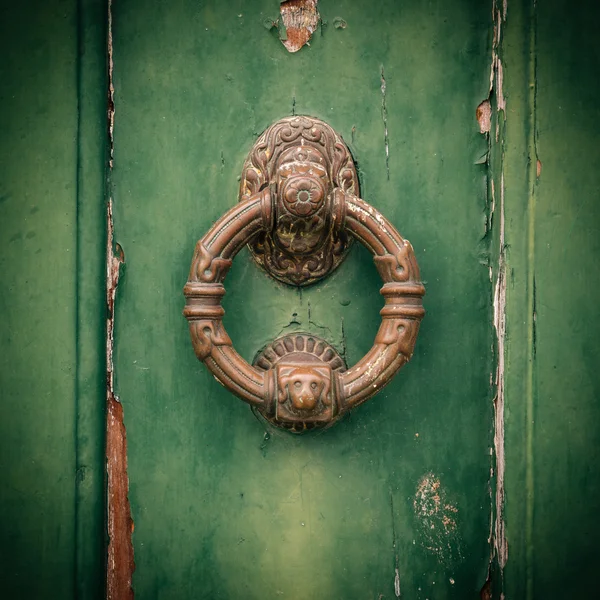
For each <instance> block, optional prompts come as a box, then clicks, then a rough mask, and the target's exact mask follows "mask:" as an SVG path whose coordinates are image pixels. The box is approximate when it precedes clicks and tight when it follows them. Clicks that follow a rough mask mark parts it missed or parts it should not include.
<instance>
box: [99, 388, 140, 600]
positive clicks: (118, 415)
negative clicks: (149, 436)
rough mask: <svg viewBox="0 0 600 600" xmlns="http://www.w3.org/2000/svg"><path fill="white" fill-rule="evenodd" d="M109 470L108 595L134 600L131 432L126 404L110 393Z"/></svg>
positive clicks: (124, 599)
mask: <svg viewBox="0 0 600 600" xmlns="http://www.w3.org/2000/svg"><path fill="white" fill-rule="evenodd" d="M106 417H107V419H106V461H107V465H106V472H107V477H108V482H107V484H108V485H107V490H108V492H107V493H108V498H107V504H108V506H107V515H108V523H107V528H108V556H107V570H106V597H107V598H108V600H132V599H133V589H132V587H131V576H132V574H133V571H134V568H135V564H134V560H133V544H132V542H131V534H132V532H133V520H132V518H131V509H130V507H129V499H128V497H127V494H128V490H129V479H128V477H127V436H126V433H125V425H124V424H123V407H122V406H121V403H120V402H119V401H118V400H116V399H115V397H114V396H113V395H112V394H110V396H109V398H108V402H107V415H106Z"/></svg>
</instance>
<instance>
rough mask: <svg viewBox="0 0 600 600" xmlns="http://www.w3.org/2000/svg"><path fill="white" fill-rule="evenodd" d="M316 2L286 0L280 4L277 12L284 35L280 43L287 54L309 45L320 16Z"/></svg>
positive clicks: (309, 0)
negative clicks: (279, 15) (279, 14)
mask: <svg viewBox="0 0 600 600" xmlns="http://www.w3.org/2000/svg"><path fill="white" fill-rule="evenodd" d="M317 3H318V0H287V2H281V4H280V7H279V11H280V13H281V22H282V24H283V28H284V30H285V34H284V35H283V36H282V37H281V43H282V44H283V45H284V46H285V48H286V49H287V51H288V52H298V50H300V48H302V46H304V45H310V44H309V41H310V38H311V36H312V34H313V33H314V32H315V31H316V29H317V27H318V25H319V21H320V18H321V17H320V15H319V11H318V10H317Z"/></svg>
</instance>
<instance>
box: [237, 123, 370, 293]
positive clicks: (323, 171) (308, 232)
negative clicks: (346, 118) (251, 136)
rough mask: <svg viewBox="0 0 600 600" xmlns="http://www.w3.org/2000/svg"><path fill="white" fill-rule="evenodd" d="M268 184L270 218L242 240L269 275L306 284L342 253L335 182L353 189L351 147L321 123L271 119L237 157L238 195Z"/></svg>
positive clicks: (344, 244)
mask: <svg viewBox="0 0 600 600" xmlns="http://www.w3.org/2000/svg"><path fill="white" fill-rule="evenodd" d="M267 187H269V188H270V189H271V190H272V191H273V192H274V193H273V194H272V197H273V201H274V209H275V210H274V214H275V218H274V220H273V226H272V227H271V229H270V230H269V231H262V232H260V233H259V234H258V235H257V236H256V237H255V238H254V239H253V240H251V241H250V243H249V244H248V247H249V249H250V252H251V253H252V256H253V258H254V260H255V261H256V262H257V263H258V265H259V266H261V267H262V268H263V269H265V271H266V272H267V273H268V274H269V275H271V276H272V277H274V278H275V279H277V280H279V281H282V282H283V283H286V284H288V285H293V286H306V285H310V284H311V283H314V282H316V281H319V280H320V279H322V278H324V277H326V276H327V275H328V274H329V273H331V272H332V271H333V270H334V269H336V268H337V267H338V266H339V265H340V263H341V262H342V261H343V260H344V258H345V256H346V254H347V252H348V249H349V247H350V243H351V238H350V237H349V236H348V235H347V233H346V232H345V231H344V229H343V228H342V227H336V225H337V224H336V223H335V211H334V210H333V196H334V190H336V189H339V190H341V191H343V192H345V193H348V194H352V195H354V196H358V195H359V184H358V177H357V175H356V169H355V166H354V161H353V159H352V155H351V154H350V151H349V150H348V147H347V146H346V144H345V143H344V141H343V140H342V138H341V137H340V136H339V135H338V134H337V133H336V132H335V131H334V130H333V129H332V128H331V127H330V126H329V125H327V124H326V123H324V122H323V121H320V120H319V119H314V118H311V117H305V116H302V117H288V118H286V119H282V120H280V121H277V122H276V123H274V124H273V125H271V126H270V127H269V128H268V129H267V130H266V131H265V132H264V133H263V134H262V135H261V136H260V137H259V138H258V140H257V141H256V143H255V144H254V146H253V147H252V150H251V151H250V153H249V154H248V157H247V159H246V161H245V163H244V166H243V169H242V176H241V184H240V194H239V200H240V202H243V201H245V200H247V199H248V198H250V197H252V196H253V195H254V194H256V193H258V192H260V191H261V190H263V189H265V188H267Z"/></svg>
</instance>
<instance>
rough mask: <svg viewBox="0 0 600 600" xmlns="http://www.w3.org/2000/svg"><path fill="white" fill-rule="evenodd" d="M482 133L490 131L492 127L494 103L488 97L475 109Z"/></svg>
mask: <svg viewBox="0 0 600 600" xmlns="http://www.w3.org/2000/svg"><path fill="white" fill-rule="evenodd" d="M475 117H476V119H477V122H478V123H479V132H480V133H489V132H490V129H491V128H492V105H491V104H490V101H489V100H488V99H487V98H486V99H485V100H484V101H483V102H482V103H481V104H480V105H479V106H478V107H477V110H476V111H475Z"/></svg>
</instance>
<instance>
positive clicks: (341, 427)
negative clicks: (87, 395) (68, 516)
mask: <svg viewBox="0 0 600 600" xmlns="http://www.w3.org/2000/svg"><path fill="white" fill-rule="evenodd" d="M319 10H320V12H321V18H322V23H321V25H320V26H319V28H318V29H317V31H316V32H315V33H314V35H313V37H312V40H311V42H310V47H305V48H303V49H302V50H300V51H299V52H298V53H294V54H293V53H289V52H288V51H287V50H286V49H285V48H284V46H283V44H282V43H281V41H280V40H279V39H278V30H277V28H272V29H270V28H269V26H268V24H269V20H271V21H274V20H276V19H277V17H278V13H279V3H278V2H274V1H272V0H263V1H260V0H259V1H255V2H242V1H236V2H227V3H216V2H215V3H198V2H193V1H191V0H183V1H181V2H178V3H176V4H173V3H163V2H135V1H130V2H116V3H115V4H114V6H113V19H114V21H113V30H112V33H113V44H114V71H113V82H114V89H115V97H114V101H115V127H114V169H113V172H112V196H113V201H114V228H115V240H116V241H117V242H118V243H119V244H120V246H121V247H122V249H123V252H124V261H125V266H124V274H123V276H122V277H121V280H120V283H119V287H118V291H117V300H116V329H115V351H114V365H115V381H116V388H115V389H116V393H117V395H118V396H119V398H120V400H121V402H122V405H123V408H124V415H125V424H126V428H127V436H128V468H129V485H130V489H129V498H130V502H131V510H132V517H133V520H134V523H135V531H134V533H133V546H134V551H135V563H136V570H135V574H134V577H133V587H134V590H135V592H136V595H137V597H139V598H143V599H146V598H207V599H216V598H223V599H225V598H227V599H238V598H256V599H271V598H272V599H275V598H280V597H281V598H293V599H315V600H321V599H325V598H327V599H333V598H340V599H341V598H344V599H350V598H352V599H358V598H364V599H374V600H375V599H383V598H388V599H391V598H395V597H398V596H399V595H400V594H402V595H403V596H405V597H408V598H423V599H425V598H461V599H462V598H467V597H477V595H478V593H479V590H480V589H481V588H482V586H483V585H484V582H485V581H486V578H487V576H488V570H489V567H490V555H491V547H490V542H489V539H488V538H489V531H490V526H491V519H492V510H491V506H492V499H491V492H490V485H491V484H490V466H491V460H492V459H491V456H490V448H491V447H492V445H493V439H492V412H493V411H492V399H493V396H494V393H495V391H494V386H493V385H492V384H491V378H492V376H493V369H494V367H493V360H492V347H493V343H494V337H493V328H492V308H491V297H492V293H493V290H492V283H491V281H490V275H489V272H488V258H487V254H488V251H489V247H488V246H489V238H488V237H487V236H486V227H487V224H488V217H487V211H488V210H489V208H488V202H487V170H486V166H485V165H484V164H483V165H482V164H480V163H481V160H479V159H480V158H481V157H482V156H483V155H484V154H485V152H486V151H487V145H488V141H487V137H486V136H484V135H481V133H480V131H479V127H478V124H477V121H476V120H475V117H474V115H475V108H476V107H477V105H478V104H479V102H480V101H481V100H482V99H483V98H485V97H486V96H487V93H488V89H487V87H488V85H489V68H490V67H489V48H488V46H489V30H490V28H489V14H488V13H489V7H488V6H487V5H486V4H485V3H484V4H483V5H481V3H477V2H471V3H450V4H449V3H431V4H430V5H428V6H427V7H425V6H424V5H423V3H422V2H420V1H413V2H403V3H398V2H392V1H390V2H380V3H376V4H373V5H369V4H367V3H359V2H343V1H339V2H325V1H323V2H322V3H320V4H319ZM293 114H306V115H311V116H314V117H318V118H320V119H323V120H325V121H326V122H328V123H329V124H330V125H331V126H332V127H333V128H334V129H336V131H338V132H339V133H340V134H341V135H342V136H343V138H344V139H345V141H346V142H347V144H348V145H349V147H350V149H351V151H352V153H353V155H354V158H355V160H356V162H357V164H358V167H359V178H360V184H361V195H362V197H363V198H365V199H366V200H367V201H368V202H370V203H372V204H373V205H374V206H375V207H376V208H378V209H379V210H380V211H381V212H383V213H384V214H385V215H386V216H387V217H388V218H389V219H390V220H391V221H392V222H393V223H394V224H395V225H396V226H397V227H398V229H399V230H400V232H401V233H402V234H403V235H404V236H406V237H407V238H408V239H410V240H411V242H412V244H413V246H414V248H415V252H416V255H417V258H418V261H419V263H420V266H421V274H422V278H423V280H424V282H425V285H426V288H427V296H426V299H425V307H426V310H427V315H426V317H425V319H424V321H423V324H422V327H421V333H420V337H419V339H418V342H417V348H416V352H415V355H414V358H413V360H412V362H411V363H410V364H409V365H408V366H406V367H405V368H404V369H403V371H402V372H401V373H400V374H399V376H398V377H397V378H396V379H395V380H394V381H393V382H392V383H391V384H390V385H389V386H388V387H387V388H386V389H385V390H383V391H382V392H381V393H380V394H378V395H377V396H376V397H375V398H374V399H373V400H371V401H370V402H369V403H367V404H366V405H364V406H363V407H361V408H360V409H358V410H356V411H355V413H353V414H352V415H351V416H349V417H348V418H346V419H345V420H344V421H343V422H341V423H339V424H338V425H336V426H335V427H334V428H332V429H331V430H328V431H326V432H324V433H320V434H315V435H307V436H302V437H295V436H293V435H290V434H287V433H285V432H281V431H277V430H273V429H271V428H268V427H265V424H264V423H263V422H262V421H261V420H259V419H257V418H255V416H254V415H253V413H252V412H251V411H250V409H249V408H248V406H246V405H244V404H243V403H242V402H240V401H239V400H238V399H236V398H235V397H234V396H232V395H231V394H230V393H228V392H227V391H226V390H224V389H223V388H222V387H221V386H220V385H219V384H218V383H217V382H216V381H215V380H214V379H213V378H212V376H210V375H209V373H208V372H207V370H206V369H205V368H204V366H203V365H202V364H200V363H199V362H198V361H197V360H196V358H195V356H194V353H193V351H192V347H191V344H190V340H189V333H188V327H187V323H186V322H185V319H184V318H183V317H182V315H181V310H182V307H183V296H182V287H183V284H184V283H185V281H186V279H187V274H188V270H189V265H190V261H191V257H192V252H193V249H194V245H195V243H196V241H197V240H198V239H199V238H200V237H201V236H202V235H203V234H204V233H205V232H206V231H207V229H208V228H209V227H210V225H211V224H212V223H213V222H214V221H215V220H216V219H217V218H218V217H219V216H220V215H221V214H223V213H224V212H225V211H226V210H228V209H229V208H230V207H232V206H233V205H234V204H235V203H236V201H237V190H238V186H239V176H240V173H241V167H242V164H243V161H244V159H245V156H246V154H247V153H248V151H249V150H250V148H251V147H252V145H253V143H254V141H255V140H256V138H257V136H258V135H259V134H260V133H261V132H262V131H263V130H264V129H265V128H266V127H268V126H269V125H270V124H271V123H272V122H274V121H276V120H278V119H280V118H282V117H284V116H289V115H293ZM226 287H227V296H226V298H225V301H224V307H225V310H226V316H225V324H226V326H227V329H228V332H229V334H230V336H231V337H232V340H233V343H234V345H235V347H236V349H237V350H238V351H239V352H240V353H241V354H242V356H244V357H245V358H246V359H247V360H249V361H251V360H252V358H253V357H254V355H255V353H256V352H257V351H258V350H259V349H260V348H262V347H263V346H264V345H265V344H266V343H267V342H269V341H271V340H273V339H274V338H276V337H277V336H279V335H281V334H282V333H285V332H290V333H291V332H297V331H298V332H309V333H313V334H317V335H319V336H321V337H323V338H325V339H326V340H327V341H329V342H330V343H331V344H333V345H334V346H335V347H336V348H337V349H338V350H339V351H340V352H342V353H343V354H344V356H345V357H346V359H347V361H348V363H349V364H353V363H354V362H356V361H357V360H358V359H359V358H360V357H361V356H362V355H363V354H364V353H365V352H366V351H367V350H368V348H369V347H370V346H371V344H372V340H373V338H374V335H375V333H376V330H377V327H378V323H379V309H380V308H381V304H382V300H381V297H380V295H379V288H380V279H379V276H378V274H377V272H376V270H375V268H374V266H373V264H372V259H371V256H370V255H369V253H368V252H367V251H366V250H365V249H364V248H361V247H359V246H358V244H356V245H354V247H353V249H352V251H351V253H350V255H349V257H348V259H347V260H346V262H345V263H344V264H343V265H342V266H341V267H340V268H339V269H338V270H337V271H336V272H335V273H334V274H333V275H331V276H330V277H329V278H328V279H326V280H325V281H323V282H321V283H318V284H316V285H314V286H311V287H309V288H307V289H302V290H299V289H295V288H292V287H286V286H284V285H282V284H279V283H277V282H275V281H273V280H272V279H270V278H269V277H268V276H266V275H265V273H264V272H262V271H261V270H259V269H258V268H257V267H256V266H255V264H254V263H253V262H252V260H251V258H250V256H249V254H248V252H247V251H246V250H244V251H243V252H242V253H241V254H240V255H239V256H238V257H237V258H236V260H235V261H234V265H233V268H232V269H231V271H230V273H229V275H228V278H227V283H226Z"/></svg>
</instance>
